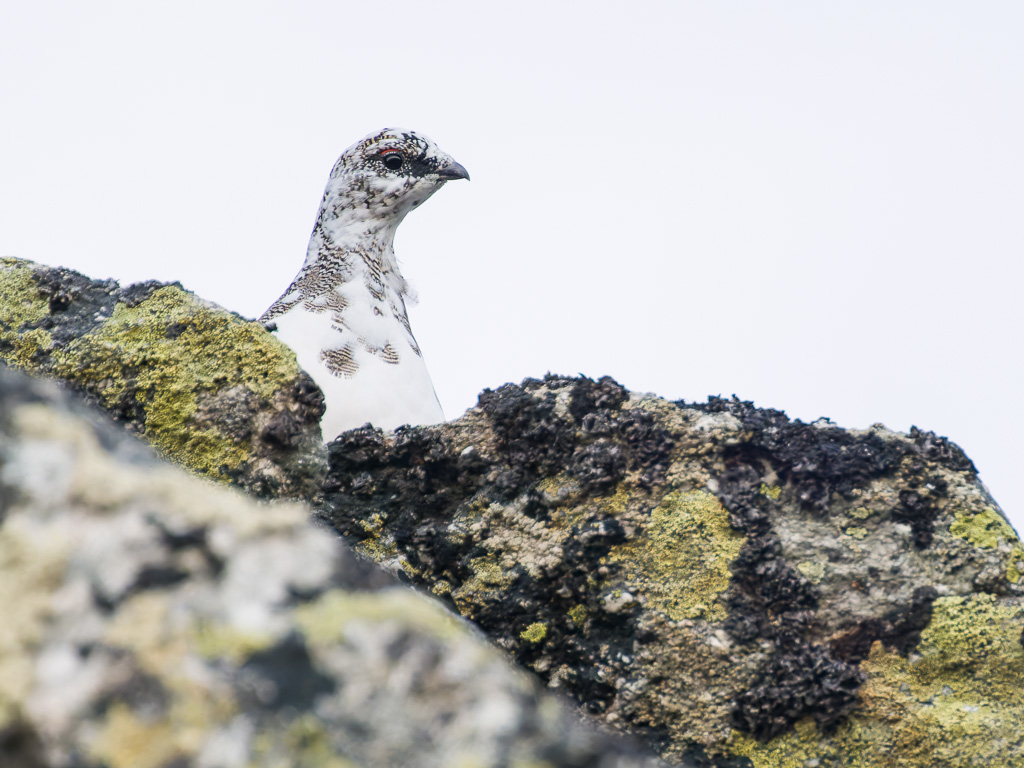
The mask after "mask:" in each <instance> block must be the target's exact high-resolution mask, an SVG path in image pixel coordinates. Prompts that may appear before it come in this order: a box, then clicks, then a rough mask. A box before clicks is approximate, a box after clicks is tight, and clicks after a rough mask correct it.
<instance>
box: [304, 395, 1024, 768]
mask: <svg viewBox="0 0 1024 768" xmlns="http://www.w3.org/2000/svg"><path fill="white" fill-rule="evenodd" d="M329 450H330V463H331V468H330V471H329V475H328V480H327V483H326V486H325V492H324V503H323V505H322V507H321V509H320V514H321V516H322V517H323V518H324V519H325V520H327V521H329V523H330V524H331V525H333V526H334V527H335V528H336V529H337V530H338V531H340V532H341V533H342V534H343V535H344V536H345V537H346V538H347V539H349V540H350V541H352V542H357V547H358V548H359V549H360V550H362V551H363V552H365V553H366V554H368V555H370V556H372V557H373V558H375V559H377V560H378V561H380V562H382V563H385V564H387V565H388V566H389V567H390V568H391V569H392V570H394V571H395V572H397V573H399V574H400V575H401V576H402V577H403V578H405V579H407V580H409V581H412V582H414V583H417V584H421V585H424V586H426V587H428V588H429V589H431V590H432V591H433V592H434V593H435V594H437V595H439V596H441V597H442V598H443V599H445V600H447V601H449V602H450V603H451V604H452V605H453V606H455V607H456V608H457V609H458V610H459V611H460V612H461V613H462V614H463V615H464V616H466V617H468V618H471V619H472V620H473V621H475V622H476V623H477V624H478V625H479V626H481V627H482V628H483V629H484V631H485V632H487V634H488V635H489V636H490V637H491V638H492V639H494V641H495V642H497V644H498V645H499V646H501V647H502V648H505V649H506V650H507V651H508V652H509V653H510V654H512V655H513V656H514V657H515V658H517V659H518V660H519V661H520V662H522V663H523V664H524V665H526V666H527V667H529V668H531V669H533V670H535V671H536V672H537V673H538V674H540V675H541V676H542V677H543V678H544V679H546V680H547V681H548V682H549V683H550V684H551V685H552V686H554V687H557V688H560V689H562V690H564V691H566V692H568V693H569V694H570V695H571V696H573V697H574V698H575V699H576V700H577V701H579V702H580V703H581V705H582V706H583V708H584V709H585V710H586V711H589V712H591V713H594V714H596V715H598V716H599V717H602V718H603V719H604V720H605V721H607V722H609V723H613V724H615V725H617V726H619V727H621V728H623V729H624V730H627V731H629V732H632V733H634V734H637V735H639V736H640V737H642V738H643V739H645V740H646V741H647V742H648V743H649V744H650V745H651V746H652V747H654V748H655V749H656V750H658V751H659V752H660V753H661V754H662V755H664V756H666V757H668V758H671V759H687V758H688V757H692V758H693V759H695V760H698V761H699V762H700V763H701V764H702V765H710V766H719V767H720V768H727V767H728V768H738V767H740V766H756V768H789V767H791V766H819V767H820V768H826V767H827V766H834V767H835V768H839V767H842V768H869V767H870V768H875V767H878V768H880V767H881V766H893V765H897V764H898V765H901V766H905V767H906V768H932V766H935V765H943V766H948V767H950V768H954V767H963V768H966V766H980V765H985V766H1006V767H1009V766H1016V765H1024V731H1022V724H1024V698H1022V697H1021V691H1022V690H1024V646H1022V631H1024V581H1022V579H1021V574H1022V573H1024V548H1022V546H1021V543H1020V540H1019V539H1018V537H1017V535H1016V533H1015V532H1014V531H1013V529H1012V528H1011V527H1010V525H1009V524H1008V523H1007V522H1006V519H1005V517H1004V516H1003V515H1002V513H1001V511H1000V510H999V508H998V507H997V506H996V504H995V502H994V501H993V500H992V499H991V498H990V496H989V495H988V493H987V492H986V490H985V488H984V487H983V486H982V485H981V483H980V482H979V481H978V478H977V475H976V472H975V469H974V467H973V465H972V464H971V462H970V461H969V460H968V459H967V458H966V457H965V456H964V454H963V453H962V452H961V451H960V449H959V448H957V447H956V446H955V445H953V444H952V443H950V442H948V441H947V440H945V439H943V438H940V437H936V436H935V435H934V434H931V433H926V432H921V431H919V430H916V429H915V430H912V431H911V433H910V434H909V435H904V434H897V433H894V432H891V431H889V430H887V429H885V428H884V427H881V426H876V427H873V428H871V429H869V430H866V431H851V430H844V429H840V428H837V427H836V426H834V425H832V424H831V423H829V422H827V421H825V420H822V421H820V422H817V423H815V424H810V425H808V424H803V423H801V422H799V421H790V420H789V419H788V418H786V416H785V415H784V414H782V413H780V412H777V411H770V410H759V409H756V408H754V407H753V406H752V405H750V404H749V403H744V402H740V401H737V400H735V399H733V400H722V399H718V398H713V399H712V400H711V401H710V402H708V403H707V404H704V405H686V404H682V403H675V404H674V403H669V402H666V401H664V400H659V399H657V398H654V397H650V396H638V395H633V394H630V393H628V392H627V391H625V390H624V389H622V388H621V387H620V386H619V385H618V384H616V383H615V382H614V381H612V380H611V379H607V378H606V379H602V380H600V381H598V382H594V381H591V380H589V379H585V378H578V379H564V378H559V377H550V376H549V377H548V378H546V379H545V380H543V381H536V380H527V381H526V382H524V384H523V385H522V386H513V385H506V386H504V387H502V388H500V389H499V390H497V391H494V392H492V391H487V392H485V393H484V394H483V395H482V396H481V398H480V403H479V405H478V407H476V408H475V409H473V410H471V411H470V412H469V413H467V415H466V416H464V417H463V418H461V419H459V420H458V421H455V422H452V423H450V424H447V425H443V426H439V427H430V428H417V429H404V430H399V431H397V432H396V433H394V434H384V433H381V432H379V431H374V430H370V429H363V430H355V431H353V432H350V433H346V434H344V435H341V436H340V437H339V438H338V439H337V440H335V441H334V442H333V443H331V445H330V446H329Z"/></svg>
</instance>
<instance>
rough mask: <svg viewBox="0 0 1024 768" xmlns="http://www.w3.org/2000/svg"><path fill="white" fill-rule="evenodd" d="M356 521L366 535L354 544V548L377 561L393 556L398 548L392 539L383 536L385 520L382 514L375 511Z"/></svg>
mask: <svg viewBox="0 0 1024 768" xmlns="http://www.w3.org/2000/svg"><path fill="white" fill-rule="evenodd" d="M358 522H359V526H360V527H361V528H362V529H363V533H365V534H366V537H365V538H364V539H362V540H361V541H360V542H359V543H358V544H356V550H358V551H359V552H361V553H362V554H364V555H366V556H367V557H369V558H371V559H372V560H376V561H377V562H380V561H381V560H387V559H390V558H392V557H394V556H395V554H396V553H397V551H398V550H397V549H396V547H395V543H394V541H393V540H391V539H390V538H388V537H385V536H384V529H385V525H386V522H387V521H386V520H385V518H384V516H383V515H381V514H380V513H378V512H375V513H373V514H372V515H370V516H369V517H368V518H365V519H363V520H360V521H358Z"/></svg>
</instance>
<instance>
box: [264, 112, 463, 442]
mask: <svg viewBox="0 0 1024 768" xmlns="http://www.w3.org/2000/svg"><path fill="white" fill-rule="evenodd" d="M468 178H469V173H468V172H467V171H466V169H465V168H463V167H462V166H461V165H459V164H458V163H457V162H455V161H454V160H453V159H452V158H451V157H449V156H448V155H447V154H445V153H444V152H442V151H441V150H440V149H439V148H438V146H437V145H436V144H434V142H433V141H431V140H430V139H428V138H427V137H426V136H423V135H422V134H418V133H414V132H413V131H407V130H403V129H400V128H385V129H384V130H383V131H381V132H380V133H375V134H371V135H370V136H367V137H366V138H365V139H363V140H362V141H360V142H358V143H356V144H354V145H352V146H351V147H349V148H348V149H346V150H345V152H344V153H343V154H342V155H341V157H340V158H338V162H337V163H335V165H334V169H333V170H332V171H331V177H330V179H329V180H328V182H327V189H326V190H325V191H324V197H323V201H322V202H321V203H320V212H319V214H318V215H317V219H316V226H315V227H314V228H313V236H312V237H311V238H310V240H309V249H308V250H307V252H306V262H305V264H303V266H302V269H301V270H299V274H298V275H296V277H295V279H294V280H293V281H292V284H291V285H290V286H288V290H286V291H285V292H284V295H282V296H281V298H279V299H278V300H277V301H275V302H274V303H273V305H271V307H270V308H269V309H268V310H267V311H266V312H264V313H263V316H262V317H261V318H260V321H261V322H263V323H265V324H267V325H268V327H271V328H272V327H273V326H272V325H270V324H271V323H273V324H274V325H276V326H277V335H278V337H279V338H280V339H281V340H282V341H284V343H285V344H287V345H288V346H290V347H291V348H292V349H293V350H295V354H296V356H297V357H298V361H299V365H301V366H302V367H303V368H304V369H305V370H306V371H307V372H308V373H309V374H310V375H311V376H312V377H313V380H314V381H316V383H317V384H318V385H319V386H320V389H322V390H323V392H324V397H325V400H326V405H327V411H326V413H325V414H324V418H323V422H322V424H321V426H322V430H323V435H324V439H325V440H331V439H333V438H334V437H335V436H336V435H337V434H338V433H340V432H343V431H345V430H346V429H353V428H355V427H360V426H362V425H363V424H365V423H367V422H370V423H372V424H373V425H374V426H375V427H379V428H381V429H394V428H395V427H398V426H400V425H402V424H436V423H438V422H441V421H444V414H443V413H442V412H441V404H440V403H439V402H438V399H437V395H436V394H435V392H434V385H433V384H431V382H430V376H429V374H428V373H427V367H426V365H425V364H424V362H423V353H422V352H421V351H420V347H419V345H418V344H417V343H416V339H415V337H413V335H412V329H411V328H410V326H409V317H408V315H407V313H406V309H405V303H406V299H407V298H408V297H409V287H408V285H407V284H406V282H405V279H404V278H403V277H402V274H401V272H399V270H398V262H397V261H396V260H395V251H394V240H395V230H397V229H398V225H399V224H401V223H402V220H403V219H404V218H405V217H406V215H407V214H408V213H409V212H410V211H411V210H413V209H414V208H416V207H417V206H419V205H420V204H422V203H423V202H424V201H425V200H426V199H427V198H428V197H430V196H431V195H432V194H434V193H435V192H436V191H437V190H439V189H440V188H441V187H442V186H444V183H445V182H446V181H450V180H452V179H468Z"/></svg>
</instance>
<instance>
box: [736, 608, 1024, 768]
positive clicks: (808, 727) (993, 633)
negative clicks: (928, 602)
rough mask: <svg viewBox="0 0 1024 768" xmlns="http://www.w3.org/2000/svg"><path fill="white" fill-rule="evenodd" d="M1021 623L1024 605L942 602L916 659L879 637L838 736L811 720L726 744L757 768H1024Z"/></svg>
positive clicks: (926, 631)
mask: <svg viewBox="0 0 1024 768" xmlns="http://www.w3.org/2000/svg"><path fill="white" fill-rule="evenodd" d="M1022 623H1024V606H1022V605H1020V604H1019V603H1018V602H1009V601H1001V600H1000V599H999V598H996V597H995V596H993V595H986V594H979V595H972V596H970V597H944V598H939V599H938V600H936V601H935V603H934V605H933V614H932V620H931V622H930V623H929V625H928V627H927V628H926V629H925V630H924V631H923V632H922V634H921V641H920V643H919V645H918V647H917V649H916V651H915V653H914V654H912V655H911V656H910V657H909V658H903V657H902V656H900V655H899V654H898V653H896V652H895V651H890V650H887V649H885V648H884V647H883V646H882V644H881V643H875V645H874V646H873V647H872V649H871V653H870V655H869V656H868V658H867V659H866V660H865V661H864V662H863V664H862V668H863V669H864V671H865V672H866V673H867V675H868V679H867V682H866V683H865V685H864V687H863V688H862V689H861V692H860V700H861V703H860V707H859V708H858V709H857V710H856V711H855V712H854V713H853V714H852V715H851V716H850V717H849V718H848V719H847V720H846V721H844V722H843V723H842V724H840V726H839V727H838V728H837V729H836V730H835V731H834V732H833V733H832V734H830V735H828V736H826V735H824V734H822V733H821V732H820V731H819V730H818V729H817V728H816V727H815V725H814V724H813V721H811V720H810V719H809V718H808V719H807V720H805V721H803V722H801V723H798V724H797V727H796V728H795V729H794V730H792V731H790V732H788V733H785V734H783V735H781V736H778V737H776V738H775V739H772V740H771V741H769V742H768V743H766V744H761V743H758V742H757V741H755V740H754V739H751V738H749V737H747V736H743V735H740V734H738V733H734V734H733V737H732V739H731V740H730V742H729V745H728V746H729V749H730V751H731V752H732V753H733V754H735V755H743V756H746V757H749V758H750V760H751V762H752V763H753V764H754V766H755V768H789V766H802V765H807V764H808V762H807V761H811V760H817V761H819V762H818V764H820V765H842V766H844V768H891V766H893V765H896V764H897V761H898V764H899V765H900V766H901V768H933V766H937V765H941V766H944V768H974V767H975V766H1007V767H1009V766H1015V765H1024V732H1022V730H1021V725H1020V724H1021V716H1020V712H1021V703H1020V691H1021V690H1022V689H1024V648H1022V647H1021V644H1020V632H1021V630H1020V627H1021V626H1022Z"/></svg>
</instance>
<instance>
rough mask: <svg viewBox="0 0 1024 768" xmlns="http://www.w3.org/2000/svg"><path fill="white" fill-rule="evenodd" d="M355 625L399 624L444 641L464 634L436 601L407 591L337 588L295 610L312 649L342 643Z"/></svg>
mask: <svg viewBox="0 0 1024 768" xmlns="http://www.w3.org/2000/svg"><path fill="white" fill-rule="evenodd" d="M353 622H368V623H371V624H377V623H386V622H390V623H399V624H402V625H404V626H409V627H416V628H417V629H420V630H423V631H426V632H427V633H428V634H430V635H432V636H434V637H437V638H439V639H442V640H443V639H447V638H451V637H455V636H459V635H461V634H464V632H465V630H464V629H463V627H462V626H461V625H460V624H459V622H458V620H457V619H456V618H455V617H454V616H452V615H451V614H450V613H448V612H446V611H445V610H443V609H442V608H441V607H440V606H439V605H438V604H437V603H436V602H434V601H433V600H431V599H428V598H426V597H423V596H422V595H419V594H417V593H415V592H413V591H411V590H406V589H388V590H383V591H380V592H345V591H343V590H340V589H335V590H332V591H330V592H327V593H325V594H323V595H321V596H320V597H318V598H317V599H316V600H314V601H312V602H311V603H306V604H304V605H301V606H299V607H298V608H296V609H295V623H296V625H297V626H298V627H299V629H300V630H301V631H302V633H303V634H304V635H305V636H306V639H307V640H308V641H309V643H310V645H313V646H317V645H319V646H330V645H331V644H333V643H337V642H340V641H341V640H343V639H344V637H345V633H346V632H347V630H348V627H349V625H350V624H351V623H353Z"/></svg>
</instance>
